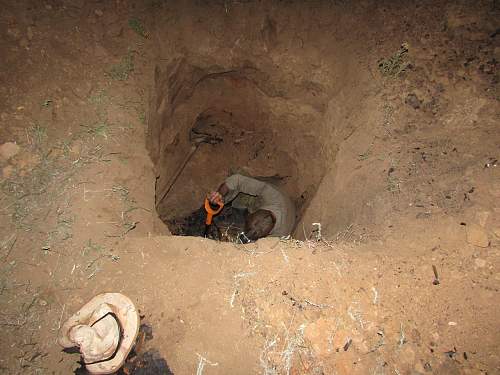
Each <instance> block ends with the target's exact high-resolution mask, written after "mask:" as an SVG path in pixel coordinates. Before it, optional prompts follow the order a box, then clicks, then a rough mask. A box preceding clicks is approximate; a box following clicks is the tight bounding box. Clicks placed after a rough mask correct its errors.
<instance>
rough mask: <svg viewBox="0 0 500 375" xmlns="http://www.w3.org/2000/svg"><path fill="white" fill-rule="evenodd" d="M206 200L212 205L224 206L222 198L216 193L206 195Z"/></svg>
mask: <svg viewBox="0 0 500 375" xmlns="http://www.w3.org/2000/svg"><path fill="white" fill-rule="evenodd" d="M207 199H208V201H209V202H210V203H212V204H218V205H219V206H221V205H223V204H224V198H223V197H222V194H221V193H219V192H218V191H211V192H210V193H208V194H207Z"/></svg>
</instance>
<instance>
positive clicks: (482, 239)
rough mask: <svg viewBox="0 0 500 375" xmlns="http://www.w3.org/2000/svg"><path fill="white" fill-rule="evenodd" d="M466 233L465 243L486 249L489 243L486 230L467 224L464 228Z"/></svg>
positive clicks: (477, 225)
mask: <svg viewBox="0 0 500 375" xmlns="http://www.w3.org/2000/svg"><path fill="white" fill-rule="evenodd" d="M465 230H466V233H467V242H468V243H470V244H471V245H474V246H479V247H488V246H489V244H490V241H489V239H488V234H487V232H486V230H485V229H484V228H483V227H481V226H480V225H479V224H475V223H472V224H468V225H467V226H466V227H465Z"/></svg>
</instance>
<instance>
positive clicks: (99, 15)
mask: <svg viewBox="0 0 500 375" xmlns="http://www.w3.org/2000/svg"><path fill="white" fill-rule="evenodd" d="M94 13H95V14H96V16H97V17H102V15H103V14H104V12H103V11H102V10H100V9H96V10H94Z"/></svg>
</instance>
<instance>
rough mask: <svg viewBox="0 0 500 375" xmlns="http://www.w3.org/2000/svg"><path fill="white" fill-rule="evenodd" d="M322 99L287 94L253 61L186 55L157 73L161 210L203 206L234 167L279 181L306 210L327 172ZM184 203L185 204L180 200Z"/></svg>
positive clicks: (183, 211)
mask: <svg viewBox="0 0 500 375" xmlns="http://www.w3.org/2000/svg"><path fill="white" fill-rule="evenodd" d="M321 106H324V104H323V103H321V98H320V99H319V100H318V102H317V103H316V108H315V107H314V106H312V105H308V104H307V103H301V102H300V98H298V99H297V98H293V97H287V92H286V89H283V88H280V87H278V86H275V85H274V84H273V82H272V79H271V78H270V74H269V73H267V72H263V71H260V70H258V69H256V68H254V67H250V66H241V67H233V68H231V69H224V68H223V67H200V66H196V65H192V64H190V63H189V62H188V61H187V60H186V59H178V60H175V61H174V62H172V63H171V64H170V65H169V66H168V67H167V68H166V69H165V71H161V70H160V69H158V70H157V72H156V100H153V102H152V105H151V109H150V111H151V112H150V113H151V114H152V116H151V122H150V128H149V131H150V133H149V145H150V150H151V154H152V157H153V160H154V161H155V165H156V172H157V175H158V180H157V184H156V205H157V211H158V213H159V215H160V217H161V218H162V220H164V221H166V220H169V219H171V218H173V217H178V216H182V215H187V214H189V213H191V212H192V211H194V210H195V209H197V208H199V207H200V205H201V204H202V202H203V198H204V196H205V194H206V192H207V191H208V190H210V189H216V188H217V187H218V185H219V184H220V183H221V182H222V181H224V179H225V178H226V177H228V176H229V175H230V174H232V173H243V174H246V175H249V176H254V177H262V178H270V179H274V180H275V182H276V183H277V184H278V185H280V187H281V188H282V189H283V190H284V191H286V192H287V193H288V194H289V195H290V196H291V197H292V199H293V200H294V201H295V202H296V205H297V207H298V208H299V209H300V208H302V209H304V208H305V207H306V205H307V203H308V202H309V200H310V198H311V197H312V196H313V195H314V193H315V191H316V189H317V186H318V184H319V182H320V180H321V178H322V177H323V175H324V173H325V165H326V162H325V158H324V156H323V155H322V149H323V148H324V144H323V142H322V141H321V139H320V138H318V137H317V135H316V134H315V131H316V130H317V129H320V128H322V126H323V113H322V111H321V108H320V107H321ZM180 202H181V204H180Z"/></svg>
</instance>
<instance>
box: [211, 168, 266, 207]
mask: <svg viewBox="0 0 500 375" xmlns="http://www.w3.org/2000/svg"><path fill="white" fill-rule="evenodd" d="M266 185H267V184H266V183H265V182H262V181H259V180H256V179H255V178H251V177H246V176H242V175H240V174H233V175H232V176H229V177H228V178H227V179H226V181H225V182H224V183H222V184H221V185H220V186H219V189H218V190H217V191H212V192H210V193H209V194H208V195H207V198H208V200H209V201H210V202H211V203H213V204H220V203H221V202H226V203H227V202H228V201H231V200H232V199H234V198H235V197H236V196H237V195H238V194H239V193H245V194H249V195H254V196H258V195H260V194H261V193H262V190H264V188H265V187H266ZM228 194H229V198H228V196H227V195H228Z"/></svg>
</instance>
